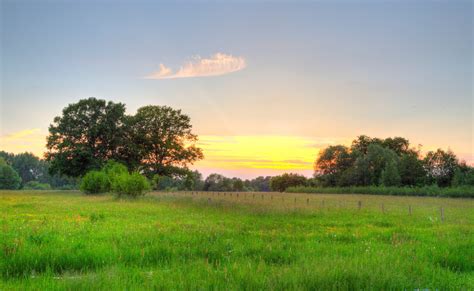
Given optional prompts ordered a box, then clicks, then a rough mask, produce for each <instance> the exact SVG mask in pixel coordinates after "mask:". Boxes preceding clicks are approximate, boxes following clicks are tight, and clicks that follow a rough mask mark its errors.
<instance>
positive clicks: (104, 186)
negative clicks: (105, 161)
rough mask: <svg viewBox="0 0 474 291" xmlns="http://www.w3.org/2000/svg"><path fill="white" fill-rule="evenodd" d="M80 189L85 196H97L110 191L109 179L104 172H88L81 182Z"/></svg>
mask: <svg viewBox="0 0 474 291" xmlns="http://www.w3.org/2000/svg"><path fill="white" fill-rule="evenodd" d="M80 189H81V191H82V192H85V193H87V194H98V193H105V192H108V191H110V181H109V177H108V176H107V174H106V173H105V172H104V171H90V172H88V173H87V174H86V175H85V176H84V177H83V178H82V181H81V185H80Z"/></svg>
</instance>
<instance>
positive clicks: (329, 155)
mask: <svg viewBox="0 0 474 291" xmlns="http://www.w3.org/2000/svg"><path fill="white" fill-rule="evenodd" d="M353 162H354V157H353V156H352V155H351V154H350V152H349V149H348V148H347V147H345V146H342V145H337V146H329V147H327V148H326V149H324V150H322V151H321V152H320V153H319V156H318V158H317V160H316V162H315V164H314V170H315V175H317V176H319V177H321V181H322V183H323V184H324V185H326V186H334V185H336V184H337V182H338V180H339V179H340V177H341V176H342V175H343V173H344V171H346V170H347V169H348V168H350V167H351V165H352V164H353Z"/></svg>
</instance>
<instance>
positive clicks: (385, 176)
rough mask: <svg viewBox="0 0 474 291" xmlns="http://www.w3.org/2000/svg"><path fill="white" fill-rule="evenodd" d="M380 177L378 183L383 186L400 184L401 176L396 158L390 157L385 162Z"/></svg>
mask: <svg viewBox="0 0 474 291" xmlns="http://www.w3.org/2000/svg"><path fill="white" fill-rule="evenodd" d="M380 179H381V183H380V184H382V185H384V186H400V182H401V178H400V174H399V172H398V166H397V162H396V160H394V159H392V160H390V161H388V162H387V163H386V165H385V168H384V169H383V170H382V175H381V177H380Z"/></svg>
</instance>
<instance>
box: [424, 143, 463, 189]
mask: <svg viewBox="0 0 474 291" xmlns="http://www.w3.org/2000/svg"><path fill="white" fill-rule="evenodd" d="M423 162H424V166H425V169H426V172H427V173H428V179H429V181H430V182H435V183H437V184H438V186H440V187H446V186H449V185H451V181H452V179H453V177H454V172H455V171H456V169H457V168H458V159H457V158H456V155H455V154H454V153H453V152H452V151H450V150H448V151H447V152H445V151H443V150H441V149H438V150H437V151H435V152H433V151H430V152H428V153H427V154H426V157H425V158H424V160H423Z"/></svg>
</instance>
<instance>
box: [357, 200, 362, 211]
mask: <svg viewBox="0 0 474 291" xmlns="http://www.w3.org/2000/svg"><path fill="white" fill-rule="evenodd" d="M357 206H358V208H359V210H360V209H361V208H362V201H360V200H359V202H357Z"/></svg>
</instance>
